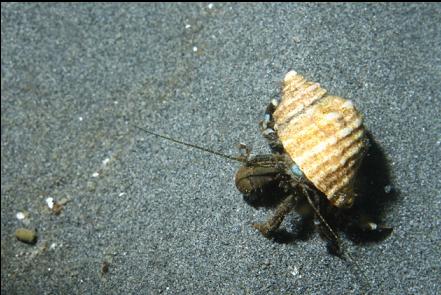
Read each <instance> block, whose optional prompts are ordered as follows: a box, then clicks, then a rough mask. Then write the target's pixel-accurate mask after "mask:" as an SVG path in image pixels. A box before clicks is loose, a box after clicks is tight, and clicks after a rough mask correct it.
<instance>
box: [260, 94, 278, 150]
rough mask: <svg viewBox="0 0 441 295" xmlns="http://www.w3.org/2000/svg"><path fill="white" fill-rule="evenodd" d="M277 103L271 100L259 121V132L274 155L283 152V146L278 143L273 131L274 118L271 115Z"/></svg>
mask: <svg viewBox="0 0 441 295" xmlns="http://www.w3.org/2000/svg"><path fill="white" fill-rule="evenodd" d="M277 105H278V102H277V100H276V99H273V100H271V102H270V104H269V105H268V106H267V108H266V110H265V116H264V119H263V120H262V121H260V123H259V126H260V132H261V133H262V135H263V137H265V138H266V140H267V141H268V143H269V145H270V148H271V150H272V151H273V152H275V153H282V152H283V145H282V143H281V142H280V140H279V138H278V136H277V133H276V131H275V130H274V118H273V113H274V111H275V110H276V107H277Z"/></svg>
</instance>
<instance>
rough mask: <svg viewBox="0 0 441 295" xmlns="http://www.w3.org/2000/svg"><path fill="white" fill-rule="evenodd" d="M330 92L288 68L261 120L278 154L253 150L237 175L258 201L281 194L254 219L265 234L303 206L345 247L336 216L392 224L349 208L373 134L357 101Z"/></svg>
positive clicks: (362, 224)
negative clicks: (260, 219) (263, 216)
mask: <svg viewBox="0 0 441 295" xmlns="http://www.w3.org/2000/svg"><path fill="white" fill-rule="evenodd" d="M326 92H327V91H326V90H325V89H323V88H322V87H320V84H318V83H314V82H310V81H307V80H306V79H305V78H304V77H303V76H301V75H299V74H297V73H296V72H295V71H290V72H288V73H287V74H286V75H285V78H284V80H283V85H282V95H281V100H280V101H278V100H276V99H273V100H272V101H271V103H270V104H269V105H268V107H267V109H266V112H265V117H264V120H263V121H261V123H260V128H261V132H262V134H263V136H264V137H265V138H266V139H267V140H268V142H269V145H270V147H271V150H272V152H273V153H272V154H269V155H259V156H255V157H252V158H250V157H249V151H248V150H247V151H246V155H245V158H246V161H245V165H244V166H242V167H241V168H240V169H239V170H238V172H237V174H236V178H235V182H236V187H237V188H238V190H239V191H240V192H241V193H242V194H243V195H244V198H245V200H246V201H247V202H248V203H250V204H252V205H253V204H254V205H256V207H258V206H259V205H260V204H267V203H269V202H270V201H271V200H274V198H277V199H278V200H279V201H278V205H277V207H276V210H275V213H274V215H273V216H272V217H270V218H269V219H268V220H267V221H266V222H265V223H257V224H253V226H254V227H255V228H256V229H258V230H259V231H260V232H261V233H262V234H263V235H264V236H265V237H268V238H270V237H272V236H273V235H274V234H275V233H276V231H277V230H278V228H279V226H280V225H281V223H282V221H283V219H284V217H285V216H286V215H287V214H288V213H289V212H290V211H292V210H297V211H298V212H299V213H300V214H301V215H302V216H304V217H308V216H309V217H310V215H311V214H312V215H313V216H315V218H316V224H317V225H319V229H320V232H321V234H322V236H323V237H324V238H326V240H327V241H328V245H327V246H328V250H329V251H330V252H331V253H333V254H339V252H340V246H339V238H338V235H337V234H336V232H335V231H334V230H333V228H332V227H331V225H330V223H340V225H341V224H343V227H345V228H351V229H355V228H358V229H360V230H362V231H364V232H366V231H370V232H372V233H377V234H381V235H387V234H389V233H390V232H391V229H390V228H387V227H380V226H378V225H377V224H376V223H374V222H372V221H370V220H369V219H367V218H366V217H365V216H362V215H360V214H359V213H355V214H352V213H351V214H347V212H350V211H348V209H350V208H351V207H352V205H353V203H354V200H355V198H356V197H357V194H356V192H355V191H354V182H355V180H356V176H357V172H358V168H359V167H360V164H361V162H362V160H363V157H364V155H365V152H366V149H367V145H368V140H367V138H366V135H365V129H364V127H363V121H362V117H361V115H360V113H359V112H358V111H357V109H356V108H355V106H354V104H353V103H352V102H351V101H350V100H346V99H343V98H341V97H338V96H331V95H327V93H326ZM274 192H277V194H278V196H274ZM328 220H331V221H332V222H328Z"/></svg>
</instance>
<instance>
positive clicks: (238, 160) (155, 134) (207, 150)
mask: <svg viewBox="0 0 441 295" xmlns="http://www.w3.org/2000/svg"><path fill="white" fill-rule="evenodd" d="M133 126H134V127H135V128H137V129H139V130H141V131H144V132H145V133H148V134H151V135H154V136H157V137H160V138H163V139H166V140H170V141H172V142H174V143H177V144H182V145H185V146H188V147H191V148H195V149H198V150H201V151H204V152H207V153H210V154H214V155H217V156H219V157H222V158H225V159H229V160H233V161H237V162H241V163H246V160H245V159H243V157H234V156H229V155H225V154H222V153H220V152H216V151H213V150H210V149H208V148H205V147H201V146H198V145H195V144H192V143H188V142H183V141H180V140H177V139H174V138H171V137H169V136H166V135H163V134H159V133H156V132H153V131H150V130H147V129H145V128H142V127H139V126H136V125H133Z"/></svg>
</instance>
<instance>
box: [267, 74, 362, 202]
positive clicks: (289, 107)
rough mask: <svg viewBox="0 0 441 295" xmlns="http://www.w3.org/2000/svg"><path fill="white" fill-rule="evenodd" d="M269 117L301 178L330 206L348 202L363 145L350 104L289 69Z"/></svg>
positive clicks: (357, 117) (357, 115) (359, 121)
mask: <svg viewBox="0 0 441 295" xmlns="http://www.w3.org/2000/svg"><path fill="white" fill-rule="evenodd" d="M273 117H274V121H275V125H274V129H275V130H276V132H277V135H278V137H279V140H280V141H281V143H282V144H283V147H284V149H285V151H286V153H287V154H288V155H289V156H290V157H291V159H292V160H293V161H294V162H295V164H297V166H298V167H299V168H300V170H301V171H302V172H303V174H304V175H305V176H306V178H308V180H309V181H311V182H312V183H313V184H314V185H315V187H316V188H317V189H319V190H320V191H321V192H323V193H324V194H325V195H326V197H327V198H328V199H329V201H330V202H331V203H332V204H333V205H334V206H336V207H350V206H352V204H353V201H354V192H353V191H354V189H353V186H354V178H355V175H356V172H357V170H358V167H359V166H360V163H361V160H362V158H363V155H364V151H365V147H366V143H365V142H366V138H365V130H364V127H363V120H362V117H361V115H360V113H359V112H358V111H357V110H356V109H355V107H354V105H353V103H352V102H351V101H350V100H346V99H343V98H341V97H338V96H330V95H327V94H326V90H325V89H323V88H321V87H320V84H318V83H314V82H310V81H307V80H305V79H304V78H303V77H302V76H301V75H298V74H297V73H296V72H294V71H290V72H288V73H287V74H286V76H285V78H284V81H283V90H282V99H281V101H280V103H279V104H278V105H277V108H276V110H275V111H274V113H273Z"/></svg>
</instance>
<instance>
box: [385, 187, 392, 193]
mask: <svg viewBox="0 0 441 295" xmlns="http://www.w3.org/2000/svg"><path fill="white" fill-rule="evenodd" d="M392 190H393V187H392V186H391V185H386V186H385V187H384V192H385V193H386V194H390V193H391V192H392Z"/></svg>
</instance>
